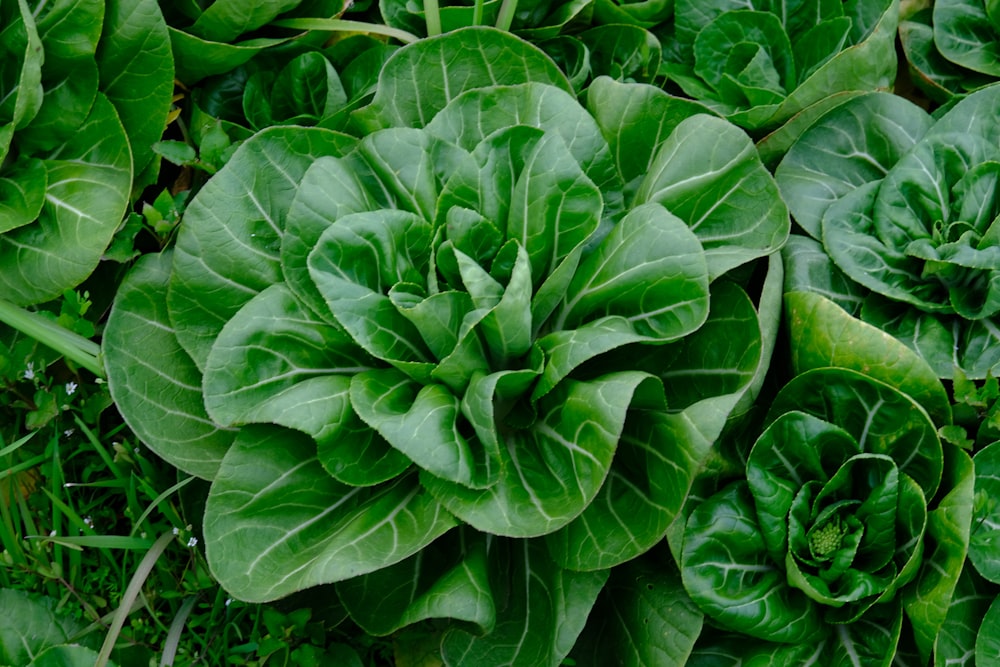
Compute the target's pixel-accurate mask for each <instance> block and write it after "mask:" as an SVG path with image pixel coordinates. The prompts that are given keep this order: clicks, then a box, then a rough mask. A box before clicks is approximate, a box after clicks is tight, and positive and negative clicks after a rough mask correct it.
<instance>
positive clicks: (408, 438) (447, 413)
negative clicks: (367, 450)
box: [351, 369, 500, 488]
mask: <svg viewBox="0 0 1000 667" xmlns="http://www.w3.org/2000/svg"><path fill="white" fill-rule="evenodd" d="M351 403H352V405H353V406H354V409H355V410H356V411H357V413H358V414H359V415H360V416H361V418H362V419H363V420H364V421H365V422H366V423H367V424H368V425H369V426H371V427H372V428H373V429H375V430H376V431H378V432H379V433H380V434H381V435H382V437H384V438H385V439H386V440H387V441H388V442H389V443H390V444H392V445H393V446H394V447H395V448H396V449H398V450H399V451H400V452H402V453H403V454H405V455H406V456H408V457H409V458H410V459H411V460H412V461H413V462H414V463H416V464H417V465H419V466H420V467H421V468H423V469H424V470H426V471H428V472H430V473H431V474H434V475H436V476H438V477H441V478H442V479H445V480H448V481H450V482H452V483H455V484H462V485H464V486H467V487H470V488H484V487H487V486H489V485H491V484H494V483H495V482H496V480H497V477H498V475H499V473H500V470H499V468H500V460H499V459H500V456H499V454H498V453H497V452H496V451H494V448H493V447H489V446H486V447H484V446H482V445H481V444H480V443H479V442H478V441H477V440H475V439H470V438H466V437H465V436H463V434H462V432H463V431H468V429H467V428H463V426H465V424H464V419H463V418H462V417H461V415H460V411H461V410H460V409H461V405H460V402H459V399H458V398H457V397H456V396H455V395H454V394H452V393H451V392H450V391H449V390H448V389H446V388H445V387H444V386H442V385H439V384H428V385H421V384H420V383H417V382H414V381H413V380H411V379H410V378H408V377H407V376H406V375H404V374H403V373H401V372H399V371H396V370H394V369H385V370H371V371H366V372H362V373H358V374H357V375H355V376H354V379H353V380H352V381H351ZM429 443H433V446H432V447H431V446H428V444H429Z"/></svg>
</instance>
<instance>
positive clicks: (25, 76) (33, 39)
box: [0, 0, 45, 157]
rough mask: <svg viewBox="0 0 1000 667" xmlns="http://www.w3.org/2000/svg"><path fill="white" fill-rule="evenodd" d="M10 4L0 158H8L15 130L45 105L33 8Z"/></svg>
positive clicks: (22, 2) (21, 1)
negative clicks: (43, 102) (43, 103)
mask: <svg viewBox="0 0 1000 667" xmlns="http://www.w3.org/2000/svg"><path fill="white" fill-rule="evenodd" d="M13 7H14V4H13V3H9V4H7V5H6V7H5V9H4V10H2V11H3V14H2V15H0V18H2V21H0V23H2V25H3V26H4V28H3V30H2V31H0V44H3V49H4V58H3V61H2V62H3V65H2V66H0V75H2V79H0V80H2V82H3V83H2V84H0V85H3V88H0V97H2V98H3V101H2V102H0V156H4V157H6V155H7V151H8V149H9V147H10V139H11V137H12V136H13V134H14V131H15V130H17V129H20V128H22V127H24V126H25V125H26V124H28V123H29V122H31V120H32V119H33V118H34V117H35V114H36V113H38V109H39V107H40V106H41V104H42V98H43V96H44V94H45V90H44V88H43V87H42V62H43V60H44V51H43V50H42V45H41V40H40V38H39V36H38V30H37V28H36V27H35V21H34V18H33V16H32V12H31V9H30V8H29V7H28V4H27V1H26V0H18V2H17V4H16V10H15V9H14V8H13ZM5 130H6V131H5Z"/></svg>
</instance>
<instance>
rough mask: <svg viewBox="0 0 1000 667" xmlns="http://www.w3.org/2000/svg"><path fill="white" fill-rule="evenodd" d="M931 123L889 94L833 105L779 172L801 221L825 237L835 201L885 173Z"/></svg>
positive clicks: (784, 192)
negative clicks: (823, 228)
mask: <svg viewBox="0 0 1000 667" xmlns="http://www.w3.org/2000/svg"><path fill="white" fill-rule="evenodd" d="M930 126H931V118H930V116H928V115H927V113H926V112H925V111H923V110H922V109H920V108H919V107H918V106H916V105H914V104H913V103H911V102H909V101H907V100H905V99H903V98H901V97H899V96H896V95H888V94H884V93H872V94H870V95H863V96H861V97H857V98H855V99H852V100H849V101H848V102H846V103H844V104H842V105H840V106H838V107H836V108H834V109H833V110H831V111H830V112H829V113H827V114H826V115H825V116H823V117H822V118H821V119H820V120H819V121H818V122H817V123H816V124H814V125H813V126H812V127H811V128H810V129H809V130H808V131H807V132H805V133H803V135H802V136H801V137H800V138H799V140H798V141H797V142H796V143H795V144H794V145H793V146H792V147H791V149H789V151H788V153H787V155H786V156H785V158H784V159H783V160H782V161H781V163H780V164H779V165H778V167H777V169H776V170H775V172H774V174H775V180H776V181H777V182H778V187H779V188H780V189H781V194H782V196H783V197H784V199H785V201H787V202H788V208H789V209H790V210H791V213H792V217H793V218H794V219H795V222H797V223H798V224H799V225H800V226H801V227H802V228H803V229H804V230H805V231H806V232H807V233H808V234H809V235H810V236H812V237H813V238H816V239H819V238H820V222H821V221H822V219H823V215H824V214H825V213H826V209H827V208H828V207H829V206H830V204H832V203H833V202H834V201H836V200H837V199H839V198H841V197H843V196H844V195H845V194H847V193H848V192H851V191H852V190H854V189H856V188H858V187H860V186H862V185H864V184H865V183H870V182H873V181H878V180H880V179H882V178H884V177H885V175H886V173H888V171H889V169H890V168H891V167H892V166H893V165H894V164H895V163H896V162H897V161H898V160H899V158H900V157H901V156H902V155H903V154H904V153H905V152H906V151H908V150H909V149H910V148H912V147H913V145H914V144H916V142H917V141H919V140H920V138H921V137H922V136H923V135H924V134H925V133H926V132H927V130H928V129H929V128H930Z"/></svg>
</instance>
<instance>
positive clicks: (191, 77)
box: [168, 26, 289, 86]
mask: <svg viewBox="0 0 1000 667" xmlns="http://www.w3.org/2000/svg"><path fill="white" fill-rule="evenodd" d="M168 30H169V33H170V48H171V50H172V51H173V53H174V64H175V66H176V69H177V78H178V79H179V80H180V81H182V82H183V83H184V84H185V85H187V86H193V85H195V84H197V83H199V82H200V81H201V80H202V79H204V78H206V77H209V76H213V75H216V74H224V73H225V72H229V71H231V70H234V69H236V68H237V67H239V66H240V65H242V64H244V63H245V62H247V61H248V60H250V59H251V58H253V57H254V56H255V55H257V54H258V53H260V52H262V51H264V50H265V49H269V48H271V47H275V46H279V45H281V44H284V43H285V42H287V41H289V38H287V37H274V38H272V37H256V38H253V39H245V40H242V41H237V42H233V43H229V42H216V41H212V40H209V39H204V38H202V37H198V36H197V35H193V34H191V33H188V32H186V31H184V30H179V29H177V28H175V27H173V26H169V27H168Z"/></svg>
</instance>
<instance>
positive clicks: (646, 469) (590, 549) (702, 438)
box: [546, 401, 735, 571]
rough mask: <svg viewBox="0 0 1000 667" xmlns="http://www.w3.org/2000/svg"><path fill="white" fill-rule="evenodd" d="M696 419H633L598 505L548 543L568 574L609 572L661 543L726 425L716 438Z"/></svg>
mask: <svg viewBox="0 0 1000 667" xmlns="http://www.w3.org/2000/svg"><path fill="white" fill-rule="evenodd" d="M734 402H735V401H730V405H732V404H733V403H734ZM700 416H703V415H698V414H697V413H696V412H695V411H694V410H692V411H691V412H690V413H687V412H678V413H670V414H662V413H658V412H650V413H646V412H638V413H635V414H632V415H630V417H629V419H628V420H627V421H626V424H625V430H624V432H623V433H622V437H621V440H620V441H619V444H618V451H617V452H616V453H615V460H614V462H613V464H612V466H611V471H610V472H609V473H608V478H607V480H606V481H605V482H604V485H603V486H602V487H601V490H600V492H599V493H598V495H597V498H595V499H594V501H593V502H592V503H591V504H590V505H588V506H587V509H585V510H584V511H583V514H581V515H580V516H578V517H577V518H576V519H574V520H573V521H572V522H571V523H570V524H568V525H567V526H565V527H564V528H562V529H560V530H558V531H556V532H555V533H552V534H550V535H547V536H546V543H547V544H548V547H549V551H550V552H551V553H552V557H553V558H554V559H555V561H556V562H557V563H559V564H560V565H562V566H563V567H566V568H569V569H573V570H584V571H596V570H602V569H607V568H609V567H613V566H615V565H618V564H619V563H623V562H625V561H628V560H630V559H632V558H635V557H636V556H639V555H640V554H642V553H644V552H646V551H648V550H649V549H651V548H652V547H653V546H654V545H655V544H657V543H658V542H660V541H661V540H662V539H663V537H664V536H665V535H666V532H667V529H668V528H669V527H670V524H671V523H672V522H673V520H674V519H675V518H676V517H677V515H678V513H679V512H680V510H681V507H682V506H683V505H684V502H685V500H687V495H688V491H689V490H690V488H691V483H692V481H693V480H694V476H695V474H697V472H698V470H699V469H700V466H701V462H702V460H703V459H704V458H705V456H706V455H707V454H708V451H709V448H710V447H711V446H712V443H713V441H714V439H715V437H716V436H718V432H719V431H721V428H722V424H723V421H724V420H717V422H716V423H717V428H716V429H714V430H713V429H712V424H710V423H705V422H707V420H704V421H702V420H699V419H698V417H700Z"/></svg>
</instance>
